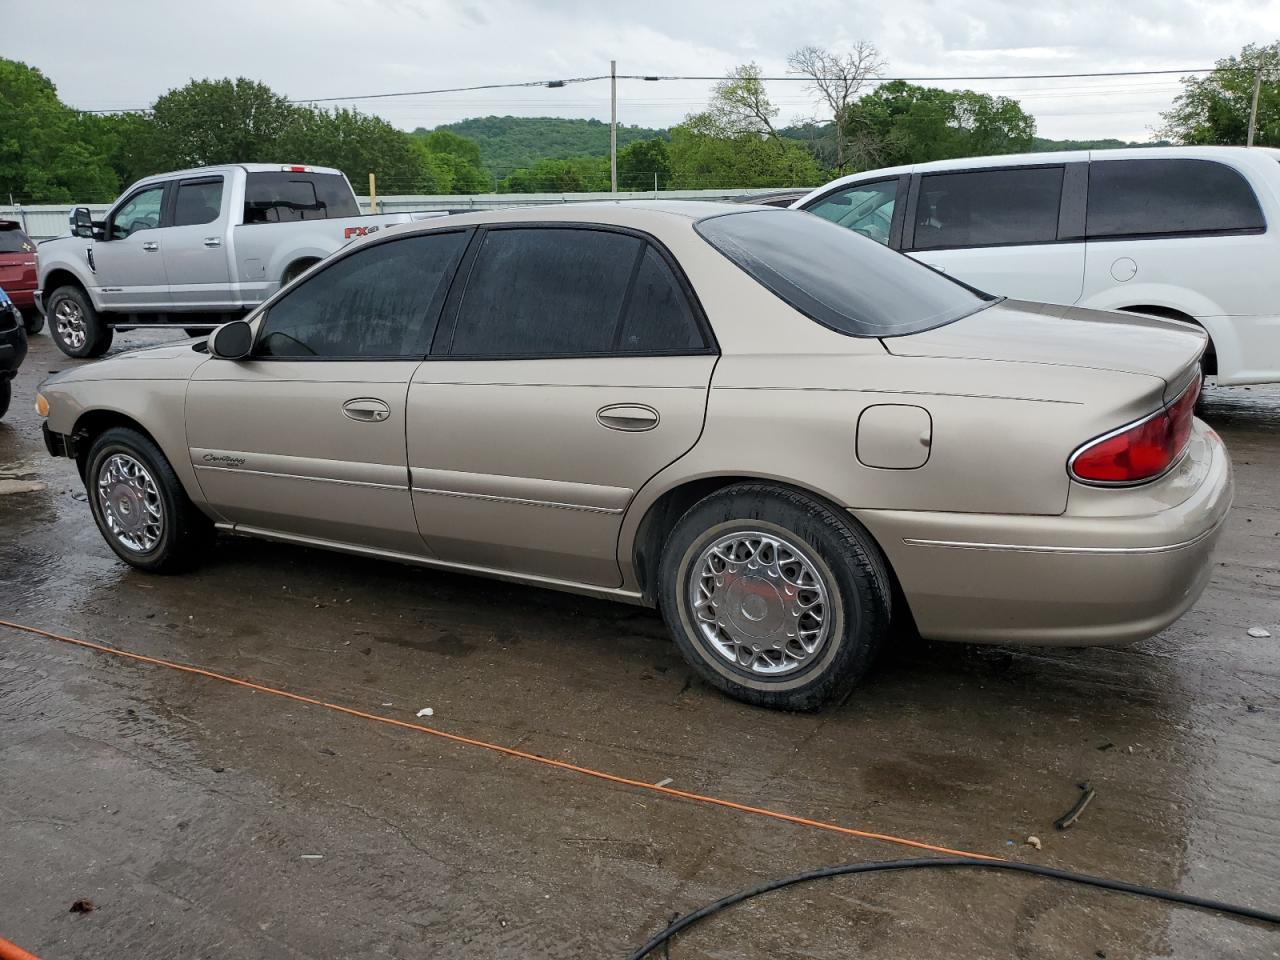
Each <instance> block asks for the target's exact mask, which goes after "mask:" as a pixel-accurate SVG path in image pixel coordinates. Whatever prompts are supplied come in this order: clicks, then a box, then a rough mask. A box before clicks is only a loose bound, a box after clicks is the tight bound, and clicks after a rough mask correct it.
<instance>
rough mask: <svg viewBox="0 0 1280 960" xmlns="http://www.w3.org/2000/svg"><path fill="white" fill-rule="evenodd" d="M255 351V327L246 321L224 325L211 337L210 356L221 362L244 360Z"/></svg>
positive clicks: (236, 321)
mask: <svg viewBox="0 0 1280 960" xmlns="http://www.w3.org/2000/svg"><path fill="white" fill-rule="evenodd" d="M252 349H253V327H252V326H250V325H249V323H248V322H246V321H244V320H232V321H231V322H230V323H224V324H223V325H222V326H220V327H219V328H218V329H217V330H215V331H213V333H212V334H211V335H210V337H209V356H211V357H217V358H218V359H219V360H243V359H244V358H245V357H247V356H248V355H249V351H251V350H252Z"/></svg>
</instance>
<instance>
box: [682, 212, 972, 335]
mask: <svg viewBox="0 0 1280 960" xmlns="http://www.w3.org/2000/svg"><path fill="white" fill-rule="evenodd" d="M695 229H696V230H697V231H698V233H699V234H700V235H701V236H702V238H703V239H704V240H706V241H707V242H708V243H710V244H711V245H712V246H713V247H715V248H716V249H717V250H718V251H720V252H721V253H722V254H724V255H725V256H726V257H728V258H729V259H730V260H732V261H733V262H734V263H735V264H737V265H738V266H739V267H741V268H742V269H743V270H744V271H745V272H746V273H747V274H748V275H749V276H751V277H752V278H753V279H754V280H756V281H757V282H758V283H760V284H761V285H762V286H764V287H765V288H767V289H768V290H770V291H772V292H773V293H774V294H776V295H777V296H778V297H780V298H781V299H782V300H784V301H785V302H786V303H788V304H790V305H791V306H792V307H794V308H795V309H797V310H799V311H800V312H801V313H803V314H805V315H806V316H808V317H809V318H810V319H813V320H816V321H817V322H818V323H820V324H822V325H823V326H825V327H830V328H831V329H832V330H835V331H837V332H839V333H843V334H846V335H848V336H851V337H898V336H903V335H905V334H909V333H919V332H920V331H921V330H930V329H932V328H934V327H940V326H942V325H944V324H947V323H951V322H952V321H954V320H959V319H960V318H961V317H963V316H967V315H968V314H970V313H974V312H975V311H977V310H981V309H982V308H983V307H985V306H987V305H988V304H990V303H992V302H994V301H995V299H996V298H994V297H990V296H988V295H986V294H983V293H979V292H978V291H976V290H974V289H972V288H971V287H967V286H965V285H964V284H962V283H958V282H957V281H955V280H951V279H949V278H947V277H945V276H943V275H942V274H940V273H938V272H936V271H934V270H930V269H929V268H928V267H926V266H923V265H921V264H919V263H916V262H915V261H914V260H912V259H911V258H910V257H907V256H904V255H903V254H900V253H897V252H895V251H893V250H889V249H888V248H886V247H884V246H881V245H880V244H879V243H876V242H875V241H874V240H868V239H867V238H866V237H861V236H859V235H858V234H856V233H854V232H852V231H850V230H846V229H844V228H843V227H838V226H836V225H835V224H833V223H830V222H829V221H827V220H823V219H820V218H819V217H815V216H812V215H810V214H807V213H802V212H800V211H799V210H751V211H745V212H743V213H727V214H719V215H717V216H714V217H708V218H706V219H705V220H700V221H698V223H697V224H695Z"/></svg>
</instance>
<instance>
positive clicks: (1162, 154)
mask: <svg viewBox="0 0 1280 960" xmlns="http://www.w3.org/2000/svg"><path fill="white" fill-rule="evenodd" d="M1260 156H1265V157H1267V158H1268V159H1275V160H1280V150H1277V149H1274V148H1271V147H1199V146H1169V147H1117V148H1115V149H1109V150H1055V151H1051V152H1044V153H1005V154H995V155H993V156H984V157H954V158H952V159H950V160H930V161H928V162H926V163H908V164H901V165H899V166H896V167H882V168H879V169H876V170H863V171H861V172H860V173H852V174H849V175H848V176H845V177H840V178H838V179H836V180H832V181H831V182H829V183H826V184H823V185H822V186H821V187H818V188H817V189H816V190H812V191H810V192H809V193H807V194H805V195H804V196H803V197H802V198H801V199H799V200H797V201H796V202H795V203H794V204H793V205H792V206H794V207H800V206H803V205H804V204H805V203H807V202H809V201H810V200H812V199H814V198H816V197H819V196H822V195H823V194H825V193H828V192H830V191H831V190H833V189H837V188H839V187H842V186H845V185H846V184H854V183H863V182H865V181H867V180H879V179H881V178H883V177H894V176H900V175H902V174H904V173H934V172H937V171H942V170H975V169H981V168H983V167H1020V166H1035V165H1037V164H1053V163H1085V162H1087V161H1090V160H1159V159H1166V158H1169V157H1177V158H1180V159H1184V160H1231V161H1234V162H1237V163H1245V162H1249V163H1251V162H1254V161H1256V159H1257V158H1258V157H1260Z"/></svg>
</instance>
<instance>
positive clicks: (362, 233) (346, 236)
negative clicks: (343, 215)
mask: <svg viewBox="0 0 1280 960" xmlns="http://www.w3.org/2000/svg"><path fill="white" fill-rule="evenodd" d="M377 230H378V228H377V227H376V226H375V227H347V228H346V229H345V230H343V231H342V239H343V240H350V239H351V238H352V237H367V236H368V235H369V234H371V233H376V232H377Z"/></svg>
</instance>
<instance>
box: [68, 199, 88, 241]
mask: <svg viewBox="0 0 1280 960" xmlns="http://www.w3.org/2000/svg"><path fill="white" fill-rule="evenodd" d="M71 232H72V234H74V235H75V236H77V237H84V238H85V239H86V240H92V239H93V217H92V216H91V215H90V213H89V208H88V207H76V208H75V209H74V210H72V211H71Z"/></svg>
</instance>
